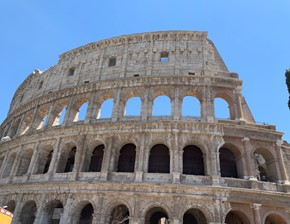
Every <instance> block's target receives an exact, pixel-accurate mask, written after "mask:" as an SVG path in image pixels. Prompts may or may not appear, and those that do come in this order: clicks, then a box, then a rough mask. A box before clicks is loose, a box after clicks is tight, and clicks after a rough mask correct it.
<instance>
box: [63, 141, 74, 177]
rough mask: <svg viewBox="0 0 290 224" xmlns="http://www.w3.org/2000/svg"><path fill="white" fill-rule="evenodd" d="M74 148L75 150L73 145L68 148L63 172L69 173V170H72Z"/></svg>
mask: <svg viewBox="0 0 290 224" xmlns="http://www.w3.org/2000/svg"><path fill="white" fill-rule="evenodd" d="M76 150H77V148H76V147H73V148H72V149H71V150H70V152H69V155H68V158H67V162H66V166H65V169H64V172H65V173H69V172H72V171H73V168H74V164H75V155H76Z"/></svg>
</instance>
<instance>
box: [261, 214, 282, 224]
mask: <svg viewBox="0 0 290 224" xmlns="http://www.w3.org/2000/svg"><path fill="white" fill-rule="evenodd" d="M265 224H287V222H286V221H285V220H284V219H283V218H282V217H280V216H279V215H277V214H270V215H268V216H267V218H266V221H265Z"/></svg>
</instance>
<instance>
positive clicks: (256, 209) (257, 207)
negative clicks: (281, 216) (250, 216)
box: [252, 203, 262, 224]
mask: <svg viewBox="0 0 290 224" xmlns="http://www.w3.org/2000/svg"><path fill="white" fill-rule="evenodd" d="M260 208H261V204H256V203H254V204H252V209H253V210H254V219H255V224H262V221H261V215H260Z"/></svg>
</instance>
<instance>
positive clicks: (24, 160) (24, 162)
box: [16, 149, 33, 176]
mask: <svg viewBox="0 0 290 224" xmlns="http://www.w3.org/2000/svg"><path fill="white" fill-rule="evenodd" d="M32 154H33V150H32V149H28V150H25V152H23V154H22V155H21V157H20V162H19V165H18V169H17V173H16V176H22V175H24V174H26V173H27V171H28V168H29V165H30V161H31V158H32Z"/></svg>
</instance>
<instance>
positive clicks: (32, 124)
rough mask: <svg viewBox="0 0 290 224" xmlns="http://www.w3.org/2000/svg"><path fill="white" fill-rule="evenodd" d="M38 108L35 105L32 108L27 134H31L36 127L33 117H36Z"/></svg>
mask: <svg viewBox="0 0 290 224" xmlns="http://www.w3.org/2000/svg"><path fill="white" fill-rule="evenodd" d="M38 109H39V106H36V107H35V109H34V112H33V116H32V119H31V125H30V128H29V130H28V133H27V134H31V133H32V132H33V131H35V129H36V128H37V127H35V119H36V117H37V111H38Z"/></svg>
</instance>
